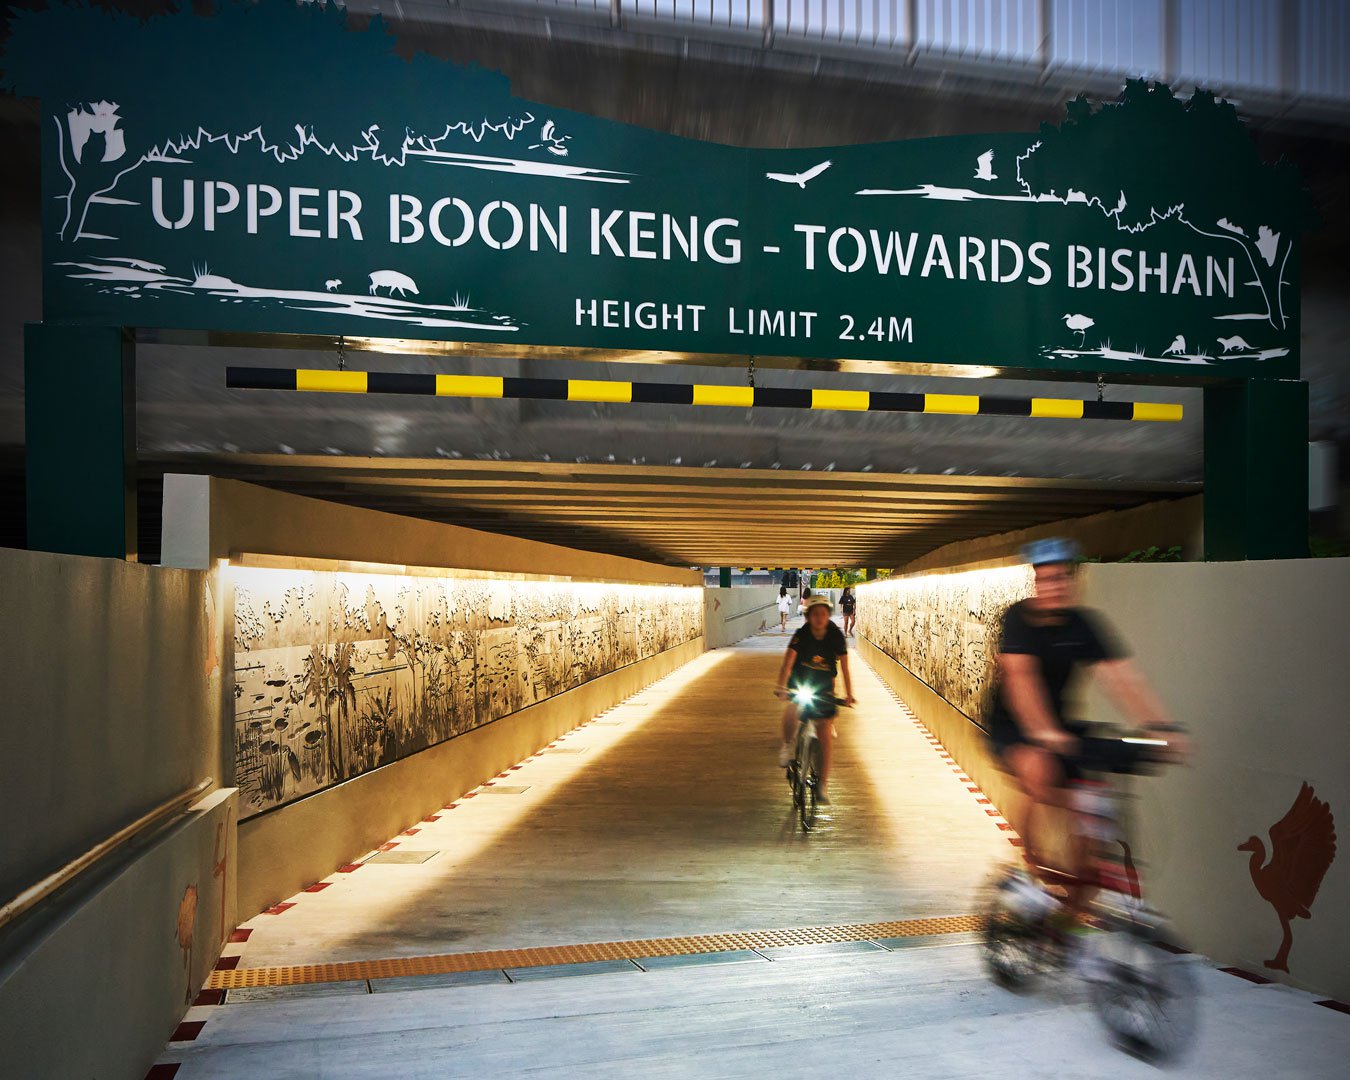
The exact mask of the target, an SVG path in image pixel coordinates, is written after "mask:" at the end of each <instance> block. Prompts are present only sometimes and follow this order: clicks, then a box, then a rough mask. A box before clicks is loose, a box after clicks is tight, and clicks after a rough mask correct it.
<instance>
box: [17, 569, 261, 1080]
mask: <svg viewBox="0 0 1350 1080" xmlns="http://www.w3.org/2000/svg"><path fill="white" fill-rule="evenodd" d="M0 582H3V585H2V586H0V654H2V655H3V656H4V657H5V660H6V676H5V703H4V708H3V711H2V712H0V745H3V747H4V752H3V753H0V820H3V821H4V822H5V823H6V827H5V828H4V829H0V901H4V902H7V901H9V900H10V899H11V897H13V896H15V895H17V894H18V893H19V892H20V891H21V890H24V889H27V888H28V887H30V886H32V885H35V884H36V883H37V882H38V881H39V880H40V879H42V878H44V877H45V876H46V875H48V874H50V873H52V872H54V871H56V870H58V869H59V868H60V867H62V866H64V865H65V864H66V863H68V862H69V861H71V860H72V859H74V858H76V857H77V856H79V855H82V854H83V853H84V852H86V851H88V850H89V849H90V848H92V847H93V846H94V845H96V844H98V843H100V842H102V841H104V840H105V839H107V838H108V837H110V836H111V835H112V834H113V833H115V832H116V831H117V830H119V829H121V828H122V827H124V826H126V825H129V824H130V823H132V822H133V821H135V820H136V819H137V818H139V817H141V816H142V815H143V814H145V813H147V812H148V811H150V810H152V809H154V808H155V807H157V806H158V805H160V804H161V803H164V802H167V801H168V800H170V799H172V798H173V797H175V796H177V795H178V794H180V793H181V792H184V791H187V790H189V789H191V788H193V787H194V786H195V785H196V784H197V783H198V782H199V781H201V780H203V779H205V778H207V777H212V778H214V780H215V782H216V784H217V785H219V784H221V783H222V781H223V778H224V777H225V776H226V765H225V754H224V749H223V740H222V734H223V733H222V729H221V725H220V722H219V705H218V702H219V693H220V680H221V665H220V656H219V648H218V633H219V629H220V623H219V618H218V615H217V612H218V610H219V604H218V603H217V600H218V597H217V595H216V594H215V592H214V590H213V584H214V582H213V575H209V574H207V573H201V572H195V571H185V570H161V569H158V568H154V567H144V566H137V565H136V564H134V563H124V562H117V561H112V560H105V559H89V558H80V557H77V556H70V555H53V554H48V553H44V552H27V551H15V550H11V549H0ZM235 814H236V802H235V793H234V791H233V790H232V789H230V788H228V787H224V788H222V787H217V789H216V790H215V791H213V792H210V793H208V794H207V795H206V796H205V797H204V798H203V799H202V800H201V801H200V802H198V803H197V805H196V806H195V807H194V808H193V809H192V811H191V812H190V813H189V814H187V815H186V816H184V817H181V818H179V819H178V820H177V821H176V823H175V824H173V825H171V826H169V827H168V828H167V829H165V830H162V831H161V832H160V833H158V834H157V835H155V836H154V837H153V839H150V840H149V841H146V842H141V843H138V844H135V845H128V846H125V847H123V848H120V849H118V850H117V851H115V852H114V853H113V854H111V855H109V856H108V857H107V858H106V859H104V860H103V861H101V862H100V863H98V864H97V865H96V866H95V867H94V868H93V869H91V870H89V871H87V872H86V873H84V874H83V875H81V876H80V877H78V878H76V879H75V881H74V883H73V884H72V885H69V886H67V887H66V888H65V889H64V890H62V891H61V892H59V893H57V894H56V895H55V896H54V897H53V898H52V899H50V900H48V901H46V902H44V903H43V904H41V905H40V906H39V907H38V908H36V909H34V910H33V911H32V912H30V913H29V914H27V915H25V916H23V917H21V918H20V919H19V920H18V921H17V922H15V923H13V924H11V925H10V926H9V927H7V928H6V929H5V930H4V931H3V932H0V1046H3V1047H4V1048H5V1051H4V1054H5V1066H6V1075H13V1076H16V1077H17V1076H23V1077H34V1078H41V1077H61V1078H64V1077H71V1076H100V1077H127V1078H139V1077H141V1076H144V1075H145V1072H146V1069H147V1068H148V1067H149V1065H150V1063H151V1062H153V1061H154V1059H155V1058H156V1057H157V1056H158V1055H159V1053H160V1051H161V1050H162V1048H163V1045H164V1042H165V1040H166V1039H167V1038H168V1037H169V1035H170V1034H171V1033H172V1032H173V1029H174V1027H175V1025H176V1024H177V1023H178V1021H179V1019H180V1018H181V1017H182V1015H183V1010H184V1008H185V1007H186V1005H187V1004H188V1003H190V1001H191V1000H192V998H193V997H194V996H195V994H196V991H197V988H198V987H200V986H201V984H202V983H203V982H204V981H205V979H206V977H207V975H208V973H209V972H210V970H211V968H212V966H213V965H214V963H215V960H216V957H217V956H219V955H220V949H221V945H222V943H223V940H224V937H225V935H227V934H228V933H229V931H230V930H231V929H233V928H234V926H235V924H236V922H237V917H236V906H235V893H234V887H233V886H234V875H233V865H234V858H235V844H234V820H235ZM110 979H115V980H116V983H117V985H116V987H115V988H113V986H112V985H111V983H109V981H108V980H110ZM72 1017H77V1018H78V1036H77V1037H61V1036H60V1035H53V1033H54V1032H56V1033H59V1032H70V1031H71V1023H72ZM71 1034H72V1035H73V1034H74V1033H73V1032H71Z"/></svg>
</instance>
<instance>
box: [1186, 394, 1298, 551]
mask: <svg viewBox="0 0 1350 1080" xmlns="http://www.w3.org/2000/svg"><path fill="white" fill-rule="evenodd" d="M1307 491H1308V384H1307V383H1306V382H1299V381H1294V380H1281V379H1248V380H1245V381H1242V382H1232V383H1226V384H1221V385H1217V386H1209V387H1206V388H1205V558H1206V560H1210V561H1229V560H1238V559H1296V558H1303V557H1305V556H1306V555H1307V554H1308V500H1307Z"/></svg>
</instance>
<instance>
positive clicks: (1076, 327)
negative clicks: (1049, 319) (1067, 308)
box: [1060, 314, 1097, 346]
mask: <svg viewBox="0 0 1350 1080" xmlns="http://www.w3.org/2000/svg"><path fill="white" fill-rule="evenodd" d="M1060 318H1062V319H1063V320H1064V325H1065V326H1067V327H1068V328H1069V329H1070V330H1072V331H1073V332H1074V333H1075V334H1077V335H1078V338H1079V341H1080V342H1081V343H1082V344H1083V345H1084V346H1086V345H1087V332H1088V331H1089V330H1091V329H1092V328H1093V327H1094V326H1096V325H1097V321H1096V320H1095V319H1090V318H1088V317H1087V316H1086V315H1067V314H1066V315H1061V316H1060Z"/></svg>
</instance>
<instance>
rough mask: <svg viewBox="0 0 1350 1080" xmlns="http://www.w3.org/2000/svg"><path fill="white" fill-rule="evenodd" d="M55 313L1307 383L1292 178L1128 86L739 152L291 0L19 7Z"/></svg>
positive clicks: (20, 50) (16, 66)
mask: <svg viewBox="0 0 1350 1080" xmlns="http://www.w3.org/2000/svg"><path fill="white" fill-rule="evenodd" d="M4 69H5V77H6V80H7V83H8V85H9V86H10V88H12V89H13V90H15V91H16V92H17V93H20V94H23V95H28V96H36V97H38V98H40V99H41V109H42V135H43V146H42V155H43V170H42V171H43V196H44V201H43V207H44V209H43V233H44V282H43V290H44V293H43V295H44V317H45V319H46V320H47V321H48V322H64V323H80V324H87V325H102V326H106V325H117V326H139V327H154V328H176V329H193V330H223V331H242V332H260V333H295V334H325V335H334V336H336V335H350V336H368V337H388V338H415V339H428V340H440V341H464V342H490V343H492V344H494V345H508V346H516V345H519V346H526V345H542V346H581V347H588V348H601V349H617V350H669V351H680V352H688V353H721V354H726V353H732V354H756V355H761V356H771V355H776V356H794V357H806V358H815V359H819V360H825V361H829V360H837V359H849V360H861V361H867V360H884V361H892V362H911V363H923V364H962V365H982V366H983V365H993V366H998V367H1009V368H1027V369H1038V370H1046V369H1055V370H1064V371H1075V372H1088V373H1092V372H1104V373H1108V374H1110V373H1130V374H1139V375H1144V374H1146V375H1150V376H1155V377H1156V376H1164V377H1165V376H1183V377H1193V376H1210V375H1217V376H1240V377H1263V378H1290V377H1296V376H1297V373H1298V362H1297V343H1298V294H1299V245H1300V231H1301V230H1302V229H1303V228H1304V227H1305V225H1306V219H1307V215H1308V209H1307V201H1306V197H1305V194H1304V192H1303V190H1302V187H1301V183H1300V180H1299V177H1298V174H1297V172H1296V170H1294V169H1293V168H1292V167H1291V166H1289V165H1287V164H1285V163H1282V162H1281V163H1278V164H1267V163H1263V162H1262V161H1261V160H1260V158H1259V156H1258V154H1257V152H1256V149H1255V146H1254V144H1253V143H1252V141H1251V139H1250V136H1249V135H1248V133H1247V132H1246V130H1245V128H1244V125H1243V123H1242V121H1241V120H1240V119H1239V117H1238V115H1237V113H1236V111H1235V110H1234V108H1233V106H1232V105H1230V104H1228V103H1226V102H1222V101H1219V100H1216V99H1215V98H1213V97H1212V96H1210V95H1208V94H1205V93H1197V94H1195V95H1193V96H1192V97H1191V98H1189V99H1188V100H1185V101H1182V100H1180V99H1178V98H1176V97H1174V96H1173V95H1172V93H1171V92H1170V91H1169V90H1168V89H1166V88H1165V87H1157V86H1152V85H1148V84H1145V83H1131V84H1130V85H1128V86H1127V87H1126V89H1125V92H1124V94H1123V96H1122V98H1121V100H1120V101H1119V102H1118V103H1110V104H1102V105H1094V104H1091V103H1089V102H1086V101H1081V100H1080V101H1076V102H1074V103H1072V104H1071V105H1070V106H1069V108H1068V111H1067V115H1066V117H1065V119H1064V121H1063V122H1062V123H1060V124H1058V125H1055V126H1050V125H1047V126H1045V127H1043V129H1042V130H1041V131H1040V132H1037V133H1027V134H998V135H987V136H961V137H952V138H937V139H921V140H912V141H907V142H898V143H883V144H874V145H864V146H845V147H831V148H821V149H792V150H747V149H741V148H734V147H728V146H720V145H715V144H711V143H704V142H697V141H693V140H688V139H681V138H676V137H674V136H670V135H666V134H661V133H658V132H654V131H648V130H644V129H641V128H635V127H630V126H626V125H623V124H618V123H613V122H609V121H605V120H599V119H596V118H594V117H590V116H585V115H581V114H578V113H574V112H568V111H566V110H563V109H557V108H553V107H552V106H548V105H543V104H539V103H537V102H531V101H524V100H521V99H520V98H516V97H513V96H512V95H511V93H510V90H509V86H508V84H507V82H506V80H505V79H504V78H503V77H502V76H501V75H498V74H496V73H493V72H489V71H484V70H481V69H477V68H463V67H457V66H454V65H452V64H448V63H444V62H441V61H439V60H435V59H433V58H431V57H428V56H426V55H420V54H419V55H417V56H414V57H413V58H412V59H404V58H402V57H400V56H398V55H397V54H396V53H395V51H394V41H393V39H392V37H391V36H389V35H388V34H387V33H385V32H384V30H383V28H382V27H381V26H380V24H379V23H378V20H377V21H376V23H375V24H373V25H372V26H371V27H370V28H369V29H366V30H362V31H354V30H349V29H348V28H347V26H346V22H345V15H344V14H342V13H341V12H338V11H336V10H332V9H329V10H325V9H322V8H317V7H314V6H310V7H305V8H301V7H296V6H294V5H291V4H287V3H281V2H274V3H263V4H261V5H256V6H255V5H239V6H227V7H225V8H223V10H222V11H220V12H219V13H218V14H216V15H214V16H209V17H205V16H197V15H194V14H192V13H191V12H190V11H184V12H178V13H171V14H165V15H159V16H154V17H151V18H149V19H146V20H144V21H141V20H138V19H135V18H133V17H131V16H128V15H122V14H113V13H109V12H107V11H105V10H102V9H96V8H88V7H62V6H54V7H52V8H50V9H48V10H44V11H39V12H29V11H23V12H19V13H17V14H16V15H15V16H14V17H13V22H12V24H11V34H10V37H9V40H8V42H7V43H6V44H5V55H4Z"/></svg>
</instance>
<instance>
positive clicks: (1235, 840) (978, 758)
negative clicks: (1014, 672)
mask: <svg viewBox="0 0 1350 1080" xmlns="http://www.w3.org/2000/svg"><path fill="white" fill-rule="evenodd" d="M1083 577H1084V581H1083V584H1084V597H1083V599H1084V602H1085V603H1087V604H1089V605H1091V606H1093V607H1095V608H1097V609H1098V610H1099V611H1101V612H1102V613H1103V614H1104V615H1105V616H1106V618H1107V619H1108V621H1109V622H1110V623H1111V624H1112V625H1113V627H1114V628H1115V630H1116V631H1117V633H1118V634H1119V636H1120V637H1121V638H1122V639H1123V640H1124V641H1125V643H1126V644H1127V645H1128V646H1129V648H1130V649H1131V651H1132V652H1133V653H1134V654H1135V655H1136V657H1137V660H1138V663H1139V666H1140V667H1141V669H1142V670H1143V672H1144V674H1145V675H1146V677H1147V678H1148V680H1149V681H1150V682H1151V683H1152V684H1153V685H1154V686H1155V687H1156V689H1157V690H1158V692H1159V693H1160V695H1161V696H1162V698H1163V700H1164V701H1165V702H1166V704H1167V706H1168V708H1169V710H1170V712H1171V713H1172V715H1173V716H1175V718H1176V719H1177V720H1179V721H1181V722H1182V723H1184V724H1186V725H1187V727H1188V728H1189V729H1190V731H1191V733H1192V736H1193V738H1194V741H1195V744H1196V755H1195V761H1194V764H1193V766H1192V767H1190V768H1172V769H1168V770H1165V771H1164V772H1162V773H1161V774H1160V775H1158V776H1154V777H1144V778H1139V779H1136V780H1131V781H1128V782H1127V783H1128V786H1129V788H1130V789H1131V790H1132V791H1133V792H1135V793H1137V794H1138V795H1139V796H1140V798H1139V799H1138V800H1137V801H1135V803H1134V804H1133V806H1132V810H1131V813H1132V814H1133V815H1134V817H1135V821H1134V824H1133V826H1132V830H1131V831H1132V839H1133V841H1134V849H1135V852H1136V856H1137V858H1138V859H1139V860H1140V862H1141V866H1142V872H1143V875H1144V887H1145V893H1146V897H1147V898H1148V899H1149V900H1150V901H1151V902H1152V903H1154V904H1156V905H1157V907H1158V908H1160V909H1161V910H1162V911H1164V912H1166V913H1167V914H1168V915H1169V916H1171V917H1172V919H1173V920H1175V924H1176V927H1177V929H1178V931H1179V933H1180V935H1181V937H1182V939H1183V940H1184V941H1186V942H1187V944H1188V945H1190V946H1191V947H1192V948H1194V949H1196V950H1197V951H1200V952H1203V953H1205V954H1206V955H1208V956H1211V957H1213V958H1214V959H1216V960H1218V961H1221V962H1223V963H1226V964H1237V965H1239V966H1242V967H1244V968H1247V969H1249V970H1252V971H1257V972H1260V973H1262V974H1266V975H1269V976H1271V977H1274V978H1280V979H1283V980H1285V981H1289V982H1291V983H1294V984H1296V985H1300V986H1304V987H1307V988H1309V989H1312V990H1314V991H1317V992H1320V993H1326V994H1330V995H1332V996H1335V997H1338V998H1341V999H1345V998H1347V997H1350V975H1348V974H1347V973H1350V932H1347V930H1346V927H1345V922H1344V919H1343V917H1342V916H1343V913H1344V912H1345V911H1346V910H1347V907H1348V906H1350V858H1347V857H1346V856H1345V854H1344V852H1343V851H1342V852H1340V853H1339V854H1338V855H1334V853H1333V851H1332V849H1331V847H1330V841H1329V834H1330V831H1331V830H1330V828H1329V826H1328V822H1327V821H1326V816H1327V814H1328V813H1329V815H1330V817H1331V818H1332V819H1333V821H1334V820H1335V819H1336V818H1339V819H1340V821H1341V823H1342V824H1341V829H1342V831H1343V830H1344V828H1345V824H1344V823H1345V822H1350V772H1347V769H1346V763H1347V762H1350V725H1347V724H1346V723H1345V720H1344V717H1345V714H1346V705H1345V700H1346V692H1347V687H1346V670H1345V662H1344V653H1345V643H1346V641H1347V640H1350V606H1348V605H1347V604H1346V598H1347V597H1350V560H1345V559H1337V560H1333V559H1320V560H1314V559H1308V560H1297V561H1262V562H1240V563H1160V564H1140V565H1089V566H1086V567H1084V571H1083ZM874 595H875V596H876V597H878V598H880V597H881V596H883V595H884V593H882V592H878V593H876V594H874ZM935 595H936V594H935ZM870 602H873V601H872V599H871V598H870V597H869V596H868V594H867V591H866V590H864V593H863V599H862V600H861V601H860V610H861V607H862V604H863V603H870ZM918 625H931V623H928V622H924V621H923V620H920V621H919V622H918ZM942 645H943V643H942V642H932V643H930V647H931V648H941V647H942ZM991 647H992V646H991ZM859 648H860V650H861V651H862V653H863V656H864V658H865V659H866V660H867V661H868V662H869V663H871V664H872V666H873V668H874V669H875V670H876V671H877V673H878V674H879V675H880V676H881V677H882V678H883V679H884V680H885V681H886V682H888V683H889V684H890V685H891V686H892V687H894V688H895V689H896V690H897V692H898V693H899V694H900V695H901V697H902V698H903V699H904V700H905V702H906V703H907V704H908V705H909V706H910V708H911V709H912V710H913V711H914V713H915V714H916V715H917V716H918V718H919V719H920V720H922V721H923V723H924V724H925V725H926V726H927V727H928V728H929V730H931V731H932V732H933V734H934V735H936V736H937V737H938V738H939V739H941V741H942V743H943V745H944V746H946V747H947V749H948V751H949V752H950V753H951V754H952V757H953V758H954V759H955V760H956V761H957V763H958V764H960V766H961V767H962V768H963V769H964V770H965V772H966V774H967V775H969V776H970V777H971V778H972V779H973V780H974V781H975V782H976V783H977V784H978V785H979V787H980V788H981V790H982V791H983V792H984V793H985V795H987V796H988V797H989V798H990V799H991V800H992V801H993V803H994V805H996V806H997V807H998V808H999V809H1001V810H1002V811H1003V813H1004V814H1005V815H1007V816H1008V817H1009V818H1010V819H1011V820H1013V821H1015V822H1016V821H1020V820H1021V815H1020V810H1021V800H1022V796H1021V794H1020V792H1019V791H1018V790H1017V789H1016V787H1015V786H1014V785H1013V784H1012V782H1011V781H1010V779H1009V778H1008V776H1007V775H1006V774H1004V773H1003V772H1002V771H1001V770H1000V769H999V767H998V766H997V764H996V763H995V761H994V760H993V758H992V756H991V755H990V753H989V750H988V746H987V743H986V740H985V737H984V733H983V731H982V729H981V728H980V726H979V724H978V723H977V722H976V720H975V719H973V718H972V717H971V716H969V715H967V714H966V713H965V712H963V711H961V710H960V709H958V708H957V707H956V706H955V705H954V704H953V703H952V702H951V701H949V700H947V698H946V697H944V696H942V695H940V694H939V693H938V692H937V691H936V690H935V689H934V688H933V687H932V686H930V685H929V684H928V683H926V682H924V681H922V680H921V679H920V678H919V677H918V676H917V675H916V674H915V673H914V672H912V671H911V670H909V669H908V668H906V667H905V666H904V665H902V664H901V663H899V662H897V661H896V660H895V659H893V658H892V657H891V656H889V655H887V654H886V653H885V652H883V651H882V650H881V649H880V648H878V647H877V645H876V644H874V643H872V642H870V641H863V642H860V645H859ZM1083 715H1084V716H1085V717H1088V718H1091V719H1100V720H1115V719H1118V717H1117V716H1116V714H1115V713H1114V711H1113V710H1112V708H1111V707H1110V705H1109V704H1108V703H1107V702H1106V700H1105V699H1104V697H1103V696H1102V695H1101V693H1100V691H1099V690H1097V689H1096V688H1095V687H1093V686H1092V685H1091V683H1090V682H1089V686H1088V692H1087V694H1086V697H1085V701H1084V706H1083ZM1304 784H1307V785H1308V786H1309V787H1310V788H1311V791H1312V795H1311V796H1303V800H1304V803H1305V804H1306V803H1307V802H1308V801H1309V799H1310V798H1315V799H1316V800H1318V801H1319V802H1321V803H1325V804H1326V808H1325V809H1322V808H1319V807H1317V806H1308V805H1304V806H1302V808H1301V809H1298V810H1295V802H1296V800H1298V799H1299V798H1300V792H1301V789H1302V787H1303V785H1304ZM1287 814H1291V815H1292V817H1291V820H1294V819H1297V821H1298V828H1299V835H1300V837H1301V838H1302V842H1299V841H1294V842H1293V845H1294V846H1293V848H1292V850H1291V842H1290V840H1289V839H1287V838H1286V839H1284V841H1283V843H1281V841H1280V840H1279V839H1273V838H1272V833H1271V830H1272V828H1273V827H1275V831H1276V832H1279V831H1280V830H1279V828H1277V826H1278V823H1280V822H1281V821H1282V820H1283V819H1284V818H1285V816H1286V815H1287ZM1251 837H1256V838H1257V839H1258V840H1259V841H1260V842H1261V845H1262V847H1263V849H1264V852H1265V854H1264V856H1263V857H1261V858H1259V859H1258V860H1257V861H1256V863H1255V865H1253V855H1254V853H1252V852H1248V851H1239V850H1238V845H1239V844H1243V843H1246V842H1247V841H1248V840H1249V838H1251ZM1341 846H1342V847H1343V846H1344V843H1343V842H1342V845H1341ZM1275 850H1279V851H1280V853H1281V854H1280V858H1279V859H1278V860H1276V861H1274V862H1273V863H1272V861H1271V856H1272V852H1273V851H1275ZM1329 858H1330V859H1331V861H1330V864H1329V866H1328V867H1327V869H1326V871H1325V876H1324V877H1322V878H1321V882H1320V888H1318V889H1316V891H1315V894H1313V886H1314V885H1315V884H1316V882H1317V879H1318V877H1319V875H1320V873H1321V868H1322V866H1323V865H1325V864H1326V862H1327V860H1328V859H1329ZM1258 884H1259V885H1260V887H1261V889H1262V890H1264V893H1265V894H1266V895H1268V896H1270V897H1272V898H1274V899H1272V900H1267V899H1266V898H1264V897H1263V894H1262V892H1258ZM1282 897H1292V898H1293V899H1294V901H1297V900H1298V899H1299V898H1300V897H1301V898H1302V899H1305V900H1306V899H1309V898H1310V897H1311V905H1310V907H1309V909H1308V910H1309V914H1310V917H1309V918H1295V919H1294V920H1293V922H1292V932H1293V948H1292V950H1291V952H1290V954H1289V972H1288V974H1285V973H1283V972H1280V971H1275V970H1272V969H1270V968H1267V967H1266V966H1265V963H1266V961H1267V960H1272V959H1274V958H1275V956H1276V952H1277V950H1278V948H1279V946H1280V943H1281V934H1282V931H1281V925H1280V920H1279V916H1278V915H1277V911H1276V907H1275V901H1277V900H1279V901H1280V902H1281V903H1283V900H1282V899H1281V898H1282Z"/></svg>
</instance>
